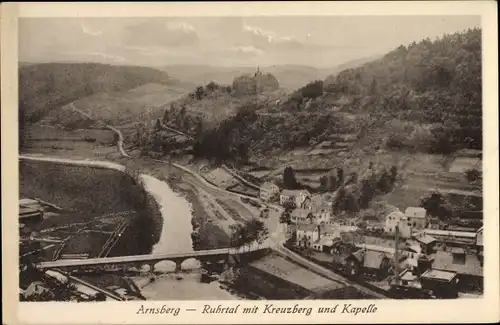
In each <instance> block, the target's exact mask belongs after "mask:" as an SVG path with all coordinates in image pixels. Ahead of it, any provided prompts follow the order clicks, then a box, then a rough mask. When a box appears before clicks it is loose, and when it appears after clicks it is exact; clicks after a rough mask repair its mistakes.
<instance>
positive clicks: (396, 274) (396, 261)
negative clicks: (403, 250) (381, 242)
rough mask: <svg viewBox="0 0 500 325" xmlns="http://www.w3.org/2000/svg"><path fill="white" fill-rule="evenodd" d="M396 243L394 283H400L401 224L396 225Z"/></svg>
mask: <svg viewBox="0 0 500 325" xmlns="http://www.w3.org/2000/svg"><path fill="white" fill-rule="evenodd" d="M394 244H395V247H394V273H395V276H394V284H395V285H399V225H396V233H395V238H394Z"/></svg>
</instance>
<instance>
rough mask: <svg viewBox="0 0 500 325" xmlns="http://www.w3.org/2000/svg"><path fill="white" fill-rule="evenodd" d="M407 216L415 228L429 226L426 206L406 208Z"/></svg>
mask: <svg viewBox="0 0 500 325" xmlns="http://www.w3.org/2000/svg"><path fill="white" fill-rule="evenodd" d="M405 216H406V218H408V222H409V223H410V225H411V227H412V228H413V229H424V228H425V227H427V211H426V210H425V209H424V208H420V207H408V208H406V210H405Z"/></svg>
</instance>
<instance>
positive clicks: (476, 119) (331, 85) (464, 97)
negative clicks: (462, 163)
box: [322, 29, 482, 153]
mask: <svg viewBox="0 0 500 325" xmlns="http://www.w3.org/2000/svg"><path fill="white" fill-rule="evenodd" d="M481 66H482V64H481V30H480V29H469V30H467V31H465V32H460V33H455V34H452V35H444V36H443V37H442V38H440V39H437V40H435V41H431V40H430V39H425V40H423V41H421V42H419V43H415V42H413V43H412V44H410V45H408V46H404V45H401V46H399V47H398V48H396V49H395V50H393V51H391V52H389V53H387V54H386V55H385V56H383V57H382V58H380V59H378V60H375V61H373V62H370V63H367V64H365V65H363V66H361V67H359V68H355V69H347V70H344V71H342V72H340V73H339V74H338V75H336V76H335V77H329V78H327V79H326V80H325V83H324V91H325V95H324V96H323V98H322V102H329V103H331V104H332V105H335V106H337V108H338V109H340V110H346V111H350V112H352V113H356V114H359V113H367V114H372V116H373V118H374V119H375V118H378V119H383V120H386V121H388V122H389V123H392V124H386V125H385V126H383V127H384V128H385V129H386V131H387V130H393V132H392V133H393V135H394V136H392V140H391V141H392V144H391V146H394V147H407V148H409V147H411V146H412V144H410V143H405V138H407V137H408V135H411V136H415V137H416V139H415V140H416V141H417V140H418V141H420V142H425V144H423V146H421V147H420V148H417V149H418V150H424V151H425V150H430V151H434V152H443V153H444V152H445V151H447V149H449V151H453V150H455V149H463V148H471V149H481V146H482V129H481V126H482V91H481V90H482V89H481V87H482V81H481ZM393 119H396V120H399V121H403V122H397V123H396V124H399V125H398V126H397V127H396V128H395V127H394V124H393V122H394V121H392V120H393ZM398 132H399V134H398ZM419 137H421V138H420V139H417V138H419ZM430 138H435V139H434V140H433V141H434V142H435V143H428V142H429V140H432V139H430ZM418 141H417V142H418ZM431 142H432V141H431ZM429 146H430V147H429ZM424 147H427V148H424Z"/></svg>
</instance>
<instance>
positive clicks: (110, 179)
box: [19, 161, 135, 217]
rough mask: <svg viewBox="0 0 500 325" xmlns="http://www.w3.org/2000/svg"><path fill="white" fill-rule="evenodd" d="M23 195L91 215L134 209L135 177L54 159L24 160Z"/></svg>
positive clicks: (21, 188)
mask: <svg viewBox="0 0 500 325" xmlns="http://www.w3.org/2000/svg"><path fill="white" fill-rule="evenodd" d="M19 172H20V180H19V182H20V195H21V196H22V197H28V198H35V197H38V198H41V199H42V200H44V201H47V202H51V203H53V204H56V205H58V206H60V207H62V208H63V209H64V210H66V211H72V212H77V213H82V214H85V215H87V216H88V217H92V216H98V215H103V214H108V213H114V212H117V211H128V210H134V208H135V206H134V203H133V200H132V196H133V193H131V191H130V189H131V188H134V184H133V182H132V180H131V179H130V178H129V177H128V176H126V175H125V174H123V173H122V172H119V171H116V170H110V169H103V168H91V167H81V166H70V165H64V164H57V163H51V162H41V161H37V162H34V161H29V162H27V161H21V162H20V163H19Z"/></svg>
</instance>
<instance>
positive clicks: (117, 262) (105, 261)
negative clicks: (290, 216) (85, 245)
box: [36, 245, 271, 272]
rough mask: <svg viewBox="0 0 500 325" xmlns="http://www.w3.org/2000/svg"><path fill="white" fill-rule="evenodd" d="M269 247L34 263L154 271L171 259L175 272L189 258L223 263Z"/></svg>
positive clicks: (42, 266) (47, 266)
mask: <svg viewBox="0 0 500 325" xmlns="http://www.w3.org/2000/svg"><path fill="white" fill-rule="evenodd" d="M269 248H271V246H270V245H252V246H246V247H241V248H222V249H213V250H203V251H192V252H185V253H173V254H148V255H132V256H118V257H104V258H89V259H78V260H69V259H61V260H56V261H47V262H40V263H38V264H37V265H36V267H37V268H38V269H40V270H48V269H63V270H66V271H71V270H79V271H82V270H83V271H87V270H96V269H98V270H106V271H119V270H125V269H128V268H130V267H135V268H138V269H140V268H142V267H143V266H144V265H147V266H149V269H150V270H151V271H154V269H155V265H156V264H157V263H159V262H162V261H171V262H174V263H175V272H179V271H181V265H182V263H183V262H184V261H186V260H189V259H196V260H198V261H200V262H210V263H221V264H222V263H224V264H225V263H227V262H228V261H229V260H230V259H231V258H232V257H237V256H240V255H243V254H249V253H251V252H257V251H263V250H266V249H269Z"/></svg>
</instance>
